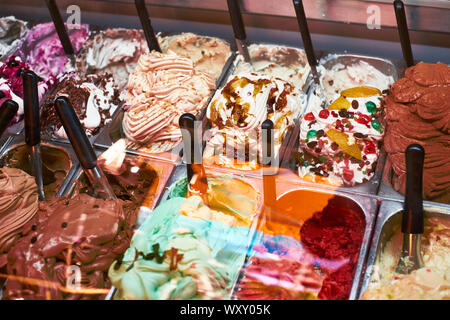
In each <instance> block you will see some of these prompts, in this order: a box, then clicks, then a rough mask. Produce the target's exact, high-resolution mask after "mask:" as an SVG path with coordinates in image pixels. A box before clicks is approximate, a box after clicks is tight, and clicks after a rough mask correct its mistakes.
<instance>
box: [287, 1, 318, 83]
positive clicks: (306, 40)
mask: <svg viewBox="0 0 450 320" xmlns="http://www.w3.org/2000/svg"><path fill="white" fill-rule="evenodd" d="M293 2H294V8H295V15H296V16H297V22H298V27H299V28H300V34H301V36H302V40H303V46H304V47H305V52H306V57H307V58H308V63H309V66H310V67H311V70H312V73H313V78H314V82H316V83H319V75H318V74H317V60H316V55H315V54H314V47H313V44H312V41H311V34H310V33H309V28H308V22H307V21H306V14H305V8H304V7H303V0H293Z"/></svg>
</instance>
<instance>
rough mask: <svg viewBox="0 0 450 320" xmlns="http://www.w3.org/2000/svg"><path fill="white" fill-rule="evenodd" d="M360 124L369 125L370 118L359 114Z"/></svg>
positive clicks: (358, 120)
mask: <svg viewBox="0 0 450 320" xmlns="http://www.w3.org/2000/svg"><path fill="white" fill-rule="evenodd" d="M356 121H357V122H358V123H361V124H365V125H367V124H368V123H370V117H369V116H367V115H365V114H362V113H359V112H358V119H356Z"/></svg>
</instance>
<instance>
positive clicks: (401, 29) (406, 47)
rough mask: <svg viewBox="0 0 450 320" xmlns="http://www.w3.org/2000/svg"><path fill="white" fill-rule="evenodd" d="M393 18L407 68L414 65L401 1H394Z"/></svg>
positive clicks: (403, 6)
mask: <svg viewBox="0 0 450 320" xmlns="http://www.w3.org/2000/svg"><path fill="white" fill-rule="evenodd" d="M394 10H395V18H396V20H397V28H398V34H399V36H400V44H401V46H402V52H403V59H405V63H406V66H407V67H411V66H413V65H414V57H413V53H412V49H411V41H410V40H409V33H408V24H407V22H406V13H405V5H404V4H403V2H402V1H401V0H395V1H394Z"/></svg>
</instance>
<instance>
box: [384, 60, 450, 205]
mask: <svg viewBox="0 0 450 320" xmlns="http://www.w3.org/2000/svg"><path fill="white" fill-rule="evenodd" d="M385 110H386V121H387V123H388V129H387V132H386V136H385V140H384V144H385V149H386V151H387V152H388V154H389V159H390V162H391V164H392V168H393V170H394V173H395V175H394V177H393V179H392V184H393V187H394V188H395V189H396V190H398V191H400V192H401V193H404V192H405V184H406V164H405V154H404V152H405V150H406V148H407V147H408V146H409V145H410V144H413V143H418V144H420V145H422V146H423V147H424V149H425V162H424V173H423V196H424V199H426V200H432V201H438V202H444V203H450V179H449V176H450V161H449V160H448V157H449V155H450V67H448V66H447V65H445V64H443V63H437V64H427V63H423V62H420V63H418V64H417V65H416V66H413V67H410V68H408V69H407V70H406V73H405V77H404V78H402V79H400V80H398V81H397V82H396V83H395V84H394V85H393V86H392V88H391V93H390V95H389V96H387V97H386V98H385Z"/></svg>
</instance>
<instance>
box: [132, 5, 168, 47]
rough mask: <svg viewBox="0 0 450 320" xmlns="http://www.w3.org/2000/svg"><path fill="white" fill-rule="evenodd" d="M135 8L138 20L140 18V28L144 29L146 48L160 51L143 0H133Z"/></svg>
mask: <svg viewBox="0 0 450 320" xmlns="http://www.w3.org/2000/svg"><path fill="white" fill-rule="evenodd" d="M134 4H135V5H136V10H137V12H138V15H139V20H141V25H142V29H144V34H145V39H146V40H147V44H148V49H149V50H150V51H152V50H156V51H158V52H161V48H160V46H159V43H158V39H156V37H155V32H154V31H153V27H152V23H151V21H150V17H149V15H148V11H147V8H146V7H145V0H135V1H134Z"/></svg>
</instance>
